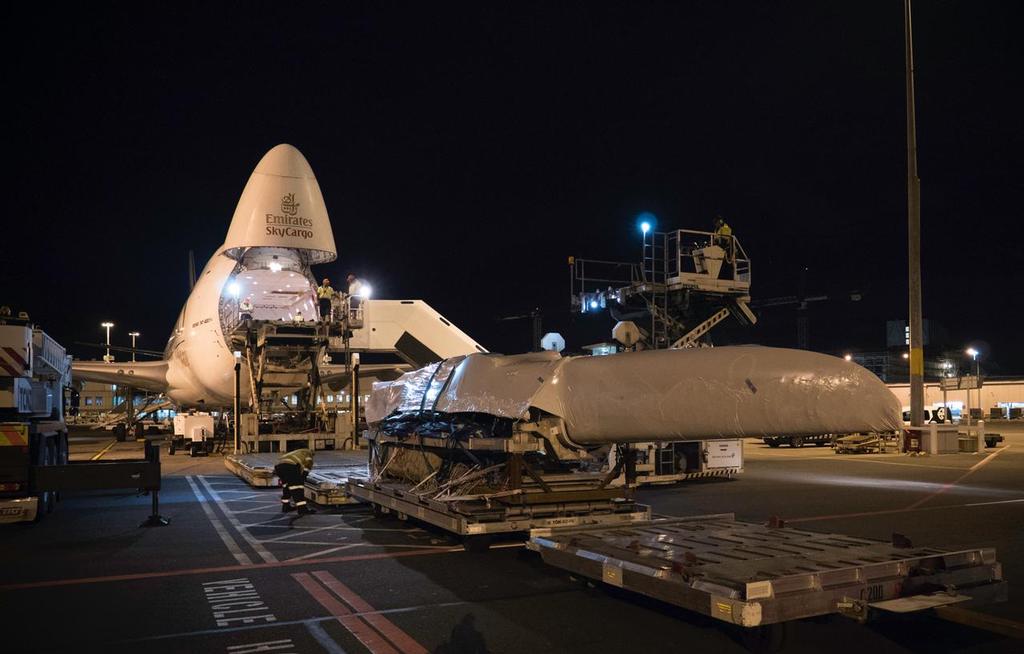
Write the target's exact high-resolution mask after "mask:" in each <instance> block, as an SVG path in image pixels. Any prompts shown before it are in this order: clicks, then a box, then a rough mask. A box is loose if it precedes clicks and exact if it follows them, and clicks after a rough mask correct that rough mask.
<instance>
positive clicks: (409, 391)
mask: <svg viewBox="0 0 1024 654" xmlns="http://www.w3.org/2000/svg"><path fill="white" fill-rule="evenodd" d="M424 409H426V410H431V411H435V412H441V413H483V414H490V415H494V416H499V417H504V418H512V419H525V418H527V417H528V416H529V413H530V410H531V409H537V410H540V411H543V412H546V413H548V414H551V415H554V416H558V417H560V418H562V419H563V420H564V421H565V425H566V429H567V431H568V436H569V438H570V439H571V440H572V441H574V442H576V443H578V444H581V445H598V444H604V443H623V442H646V441H675V440H700V439H709V438H736V437H748V436H785V435H793V436H797V435H816V434H826V433H854V432H884V431H894V430H897V429H900V428H902V419H901V415H900V406H899V402H898V400H897V399H896V396H895V395H893V394H892V392H890V391H889V389H888V388H886V387H885V385H884V384H883V383H882V382H881V380H879V379H878V378H877V377H876V376H875V375H873V374H872V373H871V372H869V371H868V370H865V369H864V368H862V367H860V366H859V365H857V364H855V363H851V362H848V361H844V360H843V359H838V358H836V357H831V356H827V355H823V354H818V353H814V352H806V351H803V350H787V349H778V348H766V347H756V346H744V347H718V348H696V349H687V350H658V351H647V352H629V353H622V354H616V355H612V356H602V357H568V358H561V357H559V356H558V355H557V354H554V353H537V354H525V355H518V356H499V355H480V354H473V355H469V356H467V357H457V358H455V359H449V360H446V361H444V362H442V363H441V364H434V365H432V366H427V367H426V368H422V369H420V370H417V371H414V372H411V373H407V374H406V375H403V376H402V377H401V378H400V379H398V380H397V381H394V382H386V383H378V384H375V385H374V392H373V396H371V400H370V404H369V406H368V407H367V420H368V421H369V422H370V423H371V424H374V423H376V422H379V421H380V420H383V419H384V418H386V417H388V416H390V415H394V414H396V413H407V412H409V411H417V410H419V411H422V410H424Z"/></svg>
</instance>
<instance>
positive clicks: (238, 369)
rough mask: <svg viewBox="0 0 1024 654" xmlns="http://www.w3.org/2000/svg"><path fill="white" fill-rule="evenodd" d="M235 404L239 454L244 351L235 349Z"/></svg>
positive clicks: (236, 436)
mask: <svg viewBox="0 0 1024 654" xmlns="http://www.w3.org/2000/svg"><path fill="white" fill-rule="evenodd" d="M234 354H235V406H234V412H233V413H234V414H235V415H234V419H235V420H234V423H235V454H238V448H239V447H240V446H241V443H240V442H239V441H240V440H241V439H240V428H241V426H242V424H241V423H242V416H241V413H242V353H241V352H240V351H238V350H235V352H234Z"/></svg>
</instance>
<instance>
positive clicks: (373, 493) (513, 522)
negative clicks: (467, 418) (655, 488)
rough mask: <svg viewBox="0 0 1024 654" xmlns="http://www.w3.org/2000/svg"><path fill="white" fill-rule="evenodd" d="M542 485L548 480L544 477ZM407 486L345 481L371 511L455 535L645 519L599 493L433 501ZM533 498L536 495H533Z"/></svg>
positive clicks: (634, 507)
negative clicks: (376, 510)
mask: <svg viewBox="0 0 1024 654" xmlns="http://www.w3.org/2000/svg"><path fill="white" fill-rule="evenodd" d="M546 479H547V480H548V481H550V480H551V477H547V478H546ZM416 490H417V488H416V487H415V486H413V485H412V484H402V483H397V482H372V481H370V480H358V479H350V480H349V484H348V492H349V493H350V494H351V495H352V496H353V497H356V498H358V499H360V500H363V501H364V502H368V503H370V504H373V505H374V506H375V507H380V508H381V509H383V510H385V511H388V512H393V513H396V514H398V517H400V518H415V519H417V520H421V521H423V522H426V523H428V524H432V525H434V526H437V527H440V528H442V529H444V530H446V531H449V532H451V533H453V534H458V535H461V536H482V535H490V534H500V533H516V532H526V531H530V530H531V529H537V528H550V527H564V526H579V525H606V526H607V525H627V524H629V523H632V522H636V521H644V520H648V519H649V518H650V516H651V513H650V508H649V507H647V506H644V505H642V504H637V503H635V502H633V501H632V500H631V499H626V498H613V499H609V498H607V497H605V496H602V495H601V494H599V493H592V494H590V495H592V496H590V495H588V494H587V493H586V492H575V493H574V492H571V491H566V492H562V493H551V494H550V495H554V496H560V497H561V498H562V500H561V501H552V500H551V499H544V500H541V499H540V498H539V497H538V498H537V499H538V501H537V502H535V503H534V502H528V501H522V500H523V499H530V495H531V494H529V493H526V494H524V495H525V496H526V497H525V498H524V497H519V496H516V495H511V494H510V495H508V496H507V497H490V498H479V497H476V496H473V497H447V498H434V497H429V496H426V495H421V494H417V493H416ZM535 495H537V496H539V495H541V494H540V493H537V494H535Z"/></svg>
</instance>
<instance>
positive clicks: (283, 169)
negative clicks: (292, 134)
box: [255, 143, 313, 179]
mask: <svg viewBox="0 0 1024 654" xmlns="http://www.w3.org/2000/svg"><path fill="white" fill-rule="evenodd" d="M255 172H257V173H260V174H263V175H273V176H275V177H294V178H299V179H301V178H311V177H313V169H312V168H311V167H310V165H309V162H308V161H306V158H305V157H304V156H302V153H301V152H299V150H298V148H296V147H295V146H294V145H289V144H288V143H282V144H280V145H275V146H274V147H273V148H271V149H270V151H269V152H267V153H266V154H265V155H263V158H262V159H260V162H259V163H258V164H256V170H255Z"/></svg>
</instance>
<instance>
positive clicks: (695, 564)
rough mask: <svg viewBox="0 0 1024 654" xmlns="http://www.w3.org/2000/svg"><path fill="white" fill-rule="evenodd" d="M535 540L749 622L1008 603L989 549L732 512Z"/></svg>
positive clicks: (570, 563)
mask: <svg viewBox="0 0 1024 654" xmlns="http://www.w3.org/2000/svg"><path fill="white" fill-rule="evenodd" d="M908 545H909V543H908ZM527 547H529V548H530V549H531V550H534V551H536V552H539V553H540V555H541V557H542V558H543V560H544V562H545V563H547V564H549V565H553V566H555V567H558V568H562V569H565V570H568V571H570V572H572V573H574V574H577V575H580V576H583V577H589V578H591V579H595V580H599V581H603V582H605V583H608V584H611V585H613V586H618V587H620V588H624V589H626V590H630V591H634V592H637V593H640V594H642V595H646V596H649V597H653V598H656V599H659V600H662V601H664V602H667V603H670V604H674V605H676V606H680V607H683V608H686V609H689V610H692V611H695V612H697V613H701V614H704V615H708V616H711V617H713V618H717V619H719V620H722V621H724V622H728V623H732V624H737V625H740V626H743V627H757V626H761V625H770V624H776V623H781V622H786V621H789V620H796V619H799V618H806V617H812V616H819V615H826V614H830V613H842V614H845V615H849V616H851V617H854V618H858V619H866V618H867V614H868V610H869V608H870V609H877V610H886V611H893V612H898V613H902V612H909V611H912V610H919V609H924V608H934V607H936V606H941V605H945V604H952V603H961V602H963V603H965V604H966V603H968V602H972V603H989V602H994V601H1002V600H1005V599H1006V583H1005V582H1004V581H1003V580H1002V567H1001V565H1000V564H999V563H998V562H997V561H996V558H995V550H993V549H991V548H975V549H965V550H942V549H937V548H931V547H896V546H894V545H893V544H892V543H888V542H885V541H878V540H873V539H867V538H856V537H851V536H842V535H837V534H826V533H817V532H812V531H804V530H801V529H792V528H776V527H767V526H764V525H759V524H753V523H747V522H738V521H736V520H735V518H734V517H733V515H732V514H721V515H709V516H698V517H693V518H670V519H657V520H651V521H647V522H637V523H634V524H632V525H623V526H617V527H608V526H596V527H570V528H555V529H543V530H535V531H534V532H532V533H531V538H530V541H529V542H528V543H527Z"/></svg>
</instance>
